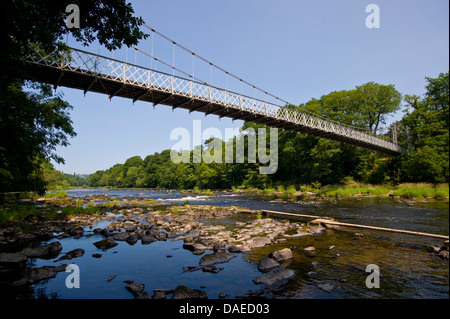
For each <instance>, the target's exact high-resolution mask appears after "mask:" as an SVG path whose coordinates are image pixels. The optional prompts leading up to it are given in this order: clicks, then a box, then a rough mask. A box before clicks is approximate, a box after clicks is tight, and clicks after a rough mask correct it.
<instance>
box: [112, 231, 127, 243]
mask: <svg viewBox="0 0 450 319" xmlns="http://www.w3.org/2000/svg"><path fill="white" fill-rule="evenodd" d="M129 236H130V234H128V233H127V232H121V233H117V234H114V235H112V236H111V237H112V238H113V239H114V240H117V241H125V240H127V239H128V237H129Z"/></svg>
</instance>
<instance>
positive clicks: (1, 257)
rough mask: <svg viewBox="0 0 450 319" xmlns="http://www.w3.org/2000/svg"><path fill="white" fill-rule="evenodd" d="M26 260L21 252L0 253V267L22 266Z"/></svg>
mask: <svg viewBox="0 0 450 319" xmlns="http://www.w3.org/2000/svg"><path fill="white" fill-rule="evenodd" d="M27 260H28V258H27V256H25V255H23V254H21V253H0V268H15V267H24V266H25V264H26V262H27Z"/></svg>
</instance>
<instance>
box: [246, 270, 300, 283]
mask: <svg viewBox="0 0 450 319" xmlns="http://www.w3.org/2000/svg"><path fill="white" fill-rule="evenodd" d="M294 275H295V272H294V271H293V270H291V269H285V268H283V269H281V270H279V271H276V272H272V273H268V274H265V275H263V276H260V277H256V278H254V279H253V282H254V283H255V284H257V285H258V284H266V285H273V284H276V283H278V282H279V281H282V280H285V279H290V278H292V277H294Z"/></svg>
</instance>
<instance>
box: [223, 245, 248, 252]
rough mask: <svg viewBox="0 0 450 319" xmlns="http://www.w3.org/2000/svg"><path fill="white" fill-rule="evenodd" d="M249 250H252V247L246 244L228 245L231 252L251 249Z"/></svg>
mask: <svg viewBox="0 0 450 319" xmlns="http://www.w3.org/2000/svg"><path fill="white" fill-rule="evenodd" d="M249 250H250V248H248V247H247V246H245V245H230V246H228V251H229V252H230V253H241V252H244V251H249Z"/></svg>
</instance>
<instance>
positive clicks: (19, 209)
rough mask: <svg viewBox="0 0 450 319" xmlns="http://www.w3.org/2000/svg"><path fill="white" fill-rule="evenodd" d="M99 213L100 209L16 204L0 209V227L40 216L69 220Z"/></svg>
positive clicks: (49, 218) (94, 207) (48, 218)
mask: <svg viewBox="0 0 450 319" xmlns="http://www.w3.org/2000/svg"><path fill="white" fill-rule="evenodd" d="M99 212H100V207H96V206H93V207H77V206H68V207H62V208H58V207H56V206H50V207H45V208H43V207H36V206H35V205H34V204H23V203H17V204H12V205H8V206H4V207H0V225H1V224H5V223H9V222H18V221H23V220H24V219H25V218H26V217H28V216H42V217H44V218H45V219H47V220H54V219H60V218H70V217H72V216H75V215H82V214H83V215H86V214H87V215H94V214H98V213H99Z"/></svg>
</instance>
